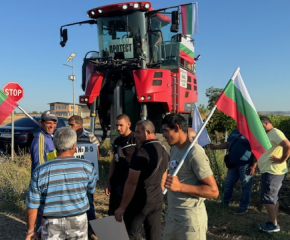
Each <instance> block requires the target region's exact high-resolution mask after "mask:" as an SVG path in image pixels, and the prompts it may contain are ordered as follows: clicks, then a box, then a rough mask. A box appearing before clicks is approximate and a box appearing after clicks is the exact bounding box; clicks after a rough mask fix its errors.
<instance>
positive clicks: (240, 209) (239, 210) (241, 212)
mask: <svg viewBox="0 0 290 240" xmlns="http://www.w3.org/2000/svg"><path fill="white" fill-rule="evenodd" d="M246 212H248V209H242V208H239V209H238V210H237V211H236V212H235V214H236V215H243V214H245V213H246Z"/></svg>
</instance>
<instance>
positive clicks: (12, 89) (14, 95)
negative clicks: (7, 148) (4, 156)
mask: <svg viewBox="0 0 290 240" xmlns="http://www.w3.org/2000/svg"><path fill="white" fill-rule="evenodd" d="M3 92H4V93H5V94H6V95H7V96H8V97H9V98H10V99H11V100H13V101H14V102H19V101H20V100H21V99H22V98H23V88H22V87H21V86H20V85H19V84H18V83H15V82H9V83H7V84H6V85H5V86H4V87H3ZM13 158H14V111H13V112H12V114H11V160H12V161H13Z"/></svg>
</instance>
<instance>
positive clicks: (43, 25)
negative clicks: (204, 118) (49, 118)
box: [0, 0, 290, 112]
mask: <svg viewBox="0 0 290 240" xmlns="http://www.w3.org/2000/svg"><path fill="white" fill-rule="evenodd" d="M100 2H101V1H95V0H81V1H80V0H59V1H57V0H51V1H42V0H27V1H22V0H10V1H1V3H0V27H1V31H0V39H1V41H0V65H1V68H0V69H1V70H0V87H1V89H2V88H3V86H4V85H5V84H6V83H8V82H17V83H19V84H20V85H21V86H22V87H23V88H24V97H23V99H22V100H20V102H19V105H20V106H21V107H22V108H23V109H25V110H26V111H27V112H32V111H38V112H39V111H45V110H47V109H49V104H48V103H51V102H71V103H72V102H73V84H72V82H71V81H69V80H68V75H71V74H72V68H69V67H67V66H64V65H63V64H70V63H68V62H66V59H67V57H68V56H69V55H70V54H71V53H72V52H75V53H76V54H77V55H76V57H75V59H74V66H75V67H74V71H75V78H76V80H75V99H76V103H78V96H80V95H82V94H83V91H82V89H81V66H82V62H83V58H84V56H85V54H86V53H87V52H88V51H91V50H96V51H97V50H98V40H97V29H96V26H93V27H92V26H90V25H82V26H79V25H76V26H72V27H70V28H68V42H67V45H66V47H64V48H62V47H61V46H60V44H59V42H60V34H59V33H60V26H62V25H65V24H69V23H73V22H78V21H84V20H88V19H89V18H88V17H87V15H86V12H87V10H90V9H92V8H95V7H100V6H102V5H106V4H113V3H119V2H122V1H116V0H108V1H105V2H104V1H102V3H100ZM124 2H125V1H124ZM189 2H190V1H188V0H167V1H159V0H153V1H151V3H152V7H153V8H154V9H158V8H165V7H170V6H176V5H180V4H184V3H189ZM197 2H198V33H197V34H194V35H193V36H192V37H193V38H194V39H195V55H198V54H200V55H201V58H200V59H199V60H198V61H197V64H196V68H197V70H196V75H197V80H198V94H199V100H198V102H197V105H199V104H203V105H205V106H207V101H208V99H207V98H206V96H205V92H206V89H208V88H210V87H215V88H224V87H225V86H226V84H227V82H228V80H229V79H230V78H231V76H232V74H233V73H234V71H235V70H236V68H237V67H240V69H241V70H240V72H241V75H242V78H243V80H244V83H245V85H246V87H247V89H248V92H249V94H250V96H251V98H252V101H253V103H254V105H255V107H256V109H257V111H290V94H289V91H290V75H289V68H290V14H289V9H290V1H289V0H274V1H273V0H272V1H270V0H201V1H197Z"/></svg>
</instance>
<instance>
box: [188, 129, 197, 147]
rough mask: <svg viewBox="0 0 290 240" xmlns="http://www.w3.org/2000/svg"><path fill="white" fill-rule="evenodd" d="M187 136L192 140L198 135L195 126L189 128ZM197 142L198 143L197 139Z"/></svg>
mask: <svg viewBox="0 0 290 240" xmlns="http://www.w3.org/2000/svg"><path fill="white" fill-rule="evenodd" d="M187 136H188V140H189V141H190V142H192V141H193V140H194V139H195V137H196V131H195V130H194V129H193V128H188V132H187ZM195 143H197V141H196V142H195Z"/></svg>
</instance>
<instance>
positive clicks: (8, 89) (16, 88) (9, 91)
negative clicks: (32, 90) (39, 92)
mask: <svg viewBox="0 0 290 240" xmlns="http://www.w3.org/2000/svg"><path fill="white" fill-rule="evenodd" d="M3 92H4V93H5V94H6V95H7V96H8V97H9V98H10V99H11V100H13V101H14V102H19V101H20V100H21V99H22V98H23V88H22V87H21V86H20V85H19V83H15V82H9V83H7V84H6V85H5V86H4V87H3Z"/></svg>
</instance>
